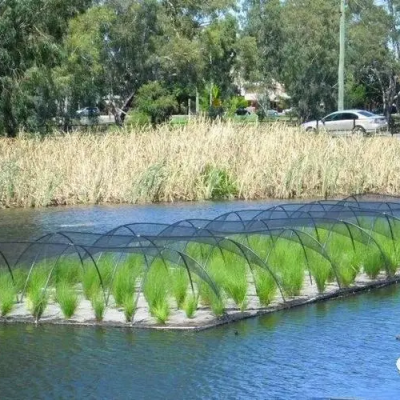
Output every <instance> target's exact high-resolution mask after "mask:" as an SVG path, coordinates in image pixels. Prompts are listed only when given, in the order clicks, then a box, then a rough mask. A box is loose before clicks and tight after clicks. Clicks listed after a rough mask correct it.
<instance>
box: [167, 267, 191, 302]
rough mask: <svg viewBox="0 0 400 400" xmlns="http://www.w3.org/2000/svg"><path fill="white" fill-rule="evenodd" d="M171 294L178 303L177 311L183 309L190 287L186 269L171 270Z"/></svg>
mask: <svg viewBox="0 0 400 400" xmlns="http://www.w3.org/2000/svg"><path fill="white" fill-rule="evenodd" d="M170 280H171V292H172V295H173V296H174V298H175V301H176V307H177V309H178V310H179V309H181V308H182V305H183V303H184V301H185V299H186V294H187V291H188V287H189V277H188V272H187V270H186V269H184V268H181V267H177V268H176V267H175V268H173V269H171V270H170Z"/></svg>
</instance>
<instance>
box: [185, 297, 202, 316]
mask: <svg viewBox="0 0 400 400" xmlns="http://www.w3.org/2000/svg"><path fill="white" fill-rule="evenodd" d="M198 302H199V297H198V296H196V295H193V294H189V295H188V296H186V299H185V302H184V303H183V309H184V311H185V314H186V317H188V318H193V317H194V314H195V312H196V310H197V306H198Z"/></svg>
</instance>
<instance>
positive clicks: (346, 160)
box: [0, 123, 400, 207]
mask: <svg viewBox="0 0 400 400" xmlns="http://www.w3.org/2000/svg"><path fill="white" fill-rule="evenodd" d="M399 152H400V141H398V140H397V139H393V138H388V137H374V138H360V137H342V138H334V137H330V136H328V135H325V134H320V135H314V134H308V133H304V132H302V131H300V130H299V129H296V128H290V127H285V126H283V125H279V124H275V125H267V126H264V125H244V126H241V125H235V124H207V123H193V124H190V125H188V126H184V127H180V128H171V127H169V126H160V127H159V128H157V129H156V130H152V129H150V128H149V129H147V130H146V129H141V130H140V129H139V130H126V131H120V132H114V133H109V134H99V135H95V134H91V135H88V134H79V133H76V134H71V135H66V136H49V137H46V138H44V139H30V138H19V139H16V140H9V139H0V205H2V206H4V207H13V206H17V207H30V206H46V205H51V204H93V203H139V202H140V203H145V202H155V201H176V200H202V199H207V198H210V196H212V195H213V194H212V193H213V191H212V190H210V184H211V185H212V184H213V181H212V180H211V183H210V180H207V176H206V175H207V174H208V173H209V171H213V173H214V172H215V171H216V176H217V177H218V176H221V175H218V174H221V171H222V173H223V174H225V175H226V176H228V177H229V180H230V183H231V185H230V187H232V186H234V188H235V190H234V192H232V193H229V190H230V189H227V190H228V193H226V195H227V196H228V197H229V196H230V195H231V197H238V198H241V199H263V198H293V197H299V198H313V197H324V196H335V195H348V194H351V193H359V192H364V191H372V192H377V193H378V192H379V193H387V194H399V193H400V180H399V179H398V176H399V175H400V158H399V157H398V156H397V155H398V154H399ZM211 189H212V188H211ZM222 190H223V189H222Z"/></svg>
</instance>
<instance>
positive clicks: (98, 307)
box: [91, 289, 106, 322]
mask: <svg viewBox="0 0 400 400" xmlns="http://www.w3.org/2000/svg"><path fill="white" fill-rule="evenodd" d="M91 303H92V307H93V310H94V315H95V318H96V321H98V322H100V321H103V318H104V311H105V309H106V304H105V301H104V296H103V293H102V291H101V290H99V289H97V290H95V291H94V292H93V293H92V296H91Z"/></svg>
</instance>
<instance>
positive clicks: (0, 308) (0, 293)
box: [0, 272, 17, 317]
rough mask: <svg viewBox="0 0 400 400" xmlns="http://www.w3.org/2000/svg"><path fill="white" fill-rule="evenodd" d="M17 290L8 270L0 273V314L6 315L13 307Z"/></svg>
mask: <svg viewBox="0 0 400 400" xmlns="http://www.w3.org/2000/svg"><path fill="white" fill-rule="evenodd" d="M16 295H17V291H16V288H15V286H14V284H13V281H12V279H11V276H10V275H9V274H8V272H5V273H0V314H1V316H2V317H6V316H7V315H8V314H9V313H10V312H11V311H12V309H13V308H14V306H15V301H16Z"/></svg>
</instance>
